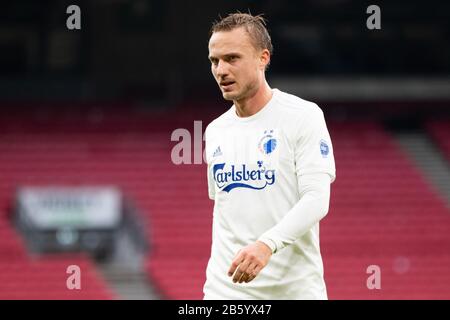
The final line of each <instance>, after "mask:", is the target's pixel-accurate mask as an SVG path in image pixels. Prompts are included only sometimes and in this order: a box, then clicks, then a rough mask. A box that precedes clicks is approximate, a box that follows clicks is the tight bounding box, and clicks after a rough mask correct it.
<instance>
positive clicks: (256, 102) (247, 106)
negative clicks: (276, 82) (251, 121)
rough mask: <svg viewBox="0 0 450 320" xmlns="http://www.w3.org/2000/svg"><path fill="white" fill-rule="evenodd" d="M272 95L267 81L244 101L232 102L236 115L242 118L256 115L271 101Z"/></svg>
mask: <svg viewBox="0 0 450 320" xmlns="http://www.w3.org/2000/svg"><path fill="white" fill-rule="evenodd" d="M272 95H273V93H272V89H271V88H270V87H269V84H268V83H267V81H264V83H263V85H261V86H260V87H259V89H258V91H256V93H255V94H254V95H253V96H251V97H249V98H247V99H244V100H240V101H238V100H236V101H234V105H235V107H236V113H237V115H238V116H239V117H243V118H244V117H250V116H252V115H254V114H256V113H258V111H260V110H261V109H262V108H264V106H265V105H266V104H267V103H268V102H269V101H270V99H272Z"/></svg>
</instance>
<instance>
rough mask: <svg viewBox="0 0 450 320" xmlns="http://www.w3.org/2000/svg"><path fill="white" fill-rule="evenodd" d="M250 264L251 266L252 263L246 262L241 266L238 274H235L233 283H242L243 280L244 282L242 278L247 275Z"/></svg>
mask: <svg viewBox="0 0 450 320" xmlns="http://www.w3.org/2000/svg"><path fill="white" fill-rule="evenodd" d="M249 264H250V261H248V260H244V261H243V262H242V263H241V264H240V265H239V268H238V269H237V271H236V273H235V274H234V277H233V282H239V283H241V280H242V279H241V277H242V276H243V275H244V274H245V273H246V271H247V268H248V265H249Z"/></svg>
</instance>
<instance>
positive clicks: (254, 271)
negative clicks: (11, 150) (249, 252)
mask: <svg viewBox="0 0 450 320" xmlns="http://www.w3.org/2000/svg"><path fill="white" fill-rule="evenodd" d="M262 268H263V267H262V266H261V265H256V266H255V268H254V269H253V271H251V279H250V280H249V282H250V281H252V280H253V279H255V278H256V277H257V276H258V274H259V272H260V271H261V270H262Z"/></svg>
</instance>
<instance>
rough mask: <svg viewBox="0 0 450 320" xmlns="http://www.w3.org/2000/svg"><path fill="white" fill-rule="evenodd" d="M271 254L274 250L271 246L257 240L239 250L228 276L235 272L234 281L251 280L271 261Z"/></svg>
mask: <svg viewBox="0 0 450 320" xmlns="http://www.w3.org/2000/svg"><path fill="white" fill-rule="evenodd" d="M271 256H272V250H271V249H270V248H269V246H267V245H266V244H265V243H263V242H261V241H256V242H255V243H253V244H251V245H248V246H246V247H245V248H243V249H241V250H239V252H238V253H237V255H236V256H235V257H234V260H233V262H232V263H231V267H230V270H228V276H229V277H231V276H233V274H234V277H233V282H234V283H236V282H239V283H243V282H246V283H247V282H250V281H252V280H253V279H255V278H256V276H257V275H258V274H259V272H260V271H261V270H262V269H263V268H264V267H265V266H266V265H267V263H269V259H270V257H271Z"/></svg>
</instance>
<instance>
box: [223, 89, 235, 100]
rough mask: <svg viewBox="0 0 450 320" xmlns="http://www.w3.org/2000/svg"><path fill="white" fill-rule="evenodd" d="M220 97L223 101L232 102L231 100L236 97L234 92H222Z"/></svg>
mask: <svg viewBox="0 0 450 320" xmlns="http://www.w3.org/2000/svg"><path fill="white" fill-rule="evenodd" d="M222 96H223V98H224V99H225V100H229V101H232V100H236V97H237V96H238V95H237V94H236V92H224V91H222Z"/></svg>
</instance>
